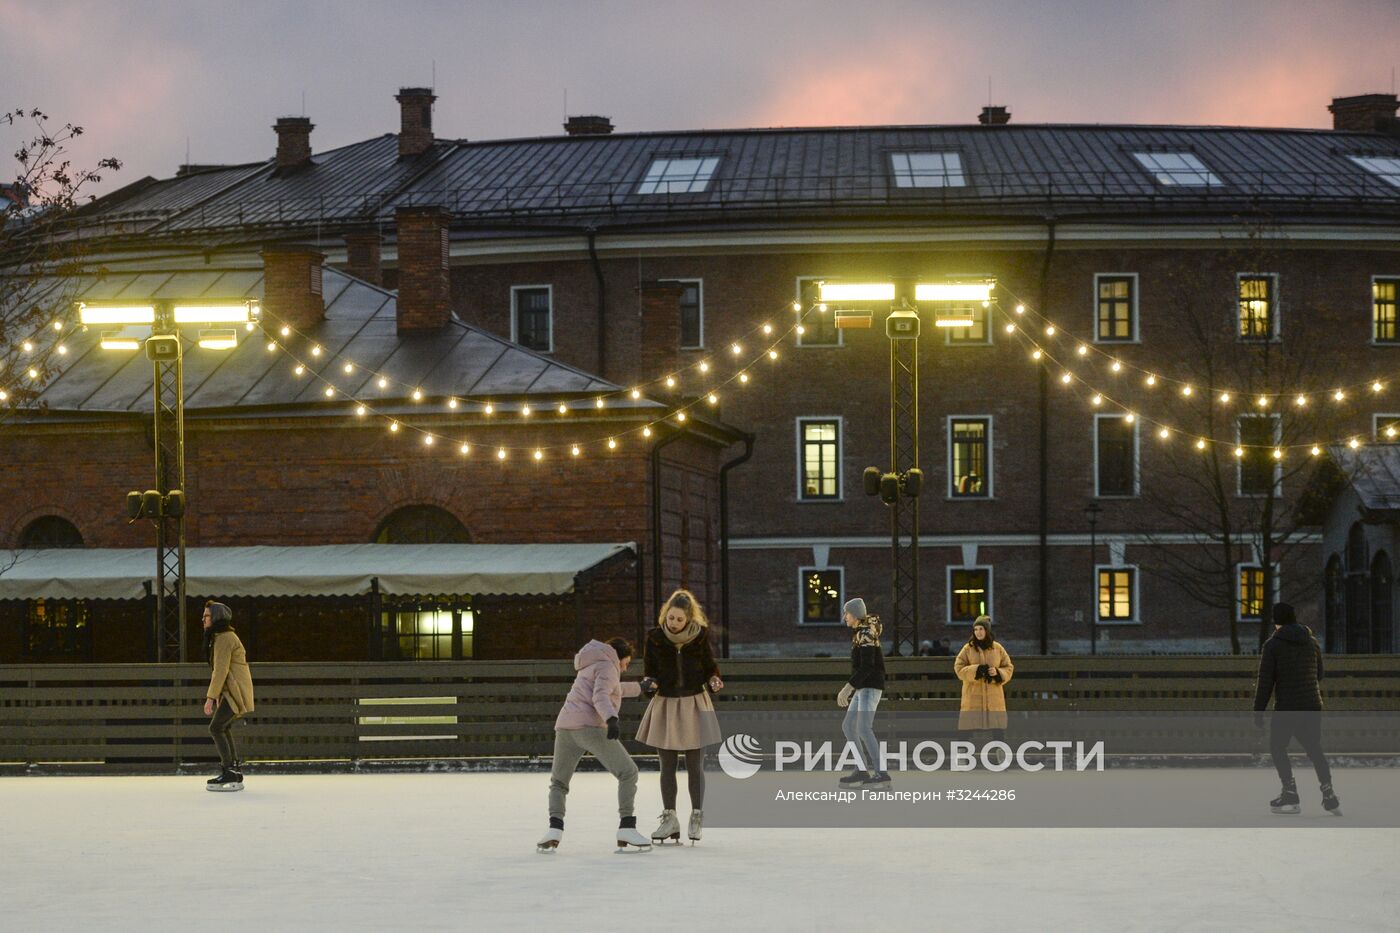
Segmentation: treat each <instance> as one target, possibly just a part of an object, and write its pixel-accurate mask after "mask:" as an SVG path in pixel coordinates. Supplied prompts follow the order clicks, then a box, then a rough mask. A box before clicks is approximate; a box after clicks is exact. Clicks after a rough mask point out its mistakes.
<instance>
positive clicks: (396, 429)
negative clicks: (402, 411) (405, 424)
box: [389, 421, 399, 434]
mask: <svg viewBox="0 0 1400 933" xmlns="http://www.w3.org/2000/svg"><path fill="white" fill-rule="evenodd" d="M389 430H390V431H391V432H392V433H394V434H397V433H399V423H398V422H397V421H390V422H389Z"/></svg>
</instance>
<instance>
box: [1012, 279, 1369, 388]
mask: <svg viewBox="0 0 1400 933" xmlns="http://www.w3.org/2000/svg"><path fill="white" fill-rule="evenodd" d="M997 289H998V290H999V291H1004V292H1006V293H1007V294H1008V295H1009V296H1010V297H1011V299H1012V301H1013V302H1014V303H1015V305H1016V306H1017V307H1019V308H1021V309H1023V314H1022V315H1018V317H1023V316H1031V317H1034V318H1036V319H1037V320H1038V321H1039V322H1040V324H1041V325H1042V326H1041V328H1040V329H1041V330H1042V332H1043V331H1044V330H1045V329H1048V328H1054V330H1053V332H1051V333H1050V334H1047V337H1049V338H1050V339H1055V338H1057V337H1061V336H1063V337H1064V338H1065V341H1066V342H1070V343H1073V344H1074V345H1075V346H1076V348H1077V347H1084V348H1085V352H1084V353H1083V354H1080V355H1082V356H1086V357H1087V356H1090V355H1093V356H1095V357H1101V358H1103V359H1104V360H1105V361H1107V362H1108V363H1109V364H1110V365H1111V364H1113V363H1117V364H1118V365H1119V366H1121V367H1123V368H1124V369H1128V370H1131V371H1132V372H1135V373H1138V374H1139V375H1142V376H1155V377H1156V378H1157V379H1158V380H1159V381H1161V382H1165V383H1168V384H1169V385H1173V386H1188V385H1194V383H1193V382H1192V381H1191V380H1189V379H1178V378H1175V377H1173V376H1169V375H1164V374H1163V373H1162V372H1159V371H1157V370H1152V369H1147V368H1144V367H1142V366H1139V365H1137V364H1135V363H1132V362H1130V361H1128V360H1126V359H1123V358H1122V357H1121V356H1117V355H1115V354H1114V353H1113V352H1111V351H1109V350H1107V349H1105V348H1104V345H1103V344H1100V343H1098V342H1097V341H1095V340H1084V339H1082V338H1080V337H1078V336H1076V335H1075V334H1074V333H1073V332H1072V331H1070V330H1067V329H1065V328H1063V327H1061V326H1060V325H1059V324H1058V323H1056V322H1055V321H1053V320H1051V319H1050V318H1048V317H1046V316H1045V315H1043V314H1041V313H1040V312H1039V311H1038V310H1036V309H1035V307H1034V306H1032V305H1030V304H1028V303H1027V302H1025V301H1024V300H1023V299H1022V298H1021V297H1020V296H1019V295H1017V294H1016V292H1014V291H1013V290H1012V289H1010V288H1007V287H1006V286H1005V285H1004V284H1002V283H1001V282H998V283H997ZM997 306H998V310H1000V311H1001V312H1002V313H1004V314H1005V313H1007V312H1006V311H1005V309H1004V308H1001V307H1000V303H999V302H998V303H997ZM1056 342H1057V343H1059V342H1060V341H1056ZM1258 342H1260V343H1262V342H1263V341H1258ZM1246 343H1248V341H1246ZM1076 352H1077V349H1076ZM1377 385H1380V386H1381V387H1382V389H1384V387H1385V385H1386V383H1385V380H1384V378H1383V377H1372V378H1368V379H1363V380H1361V381H1358V382H1354V383H1349V384H1345V385H1333V386H1331V387H1329V388H1326V389H1322V388H1316V389H1309V390H1302V391H1299V390H1293V391H1289V392H1258V391H1251V390H1248V389H1245V390H1236V389H1234V388H1232V387H1229V386H1216V387H1215V391H1216V392H1228V393H1229V394H1230V396H1231V397H1233V398H1267V399H1269V400H1271V401H1279V400H1284V399H1292V398H1294V397H1296V396H1298V395H1303V396H1305V397H1307V398H1308V399H1309V400H1311V399H1312V398H1313V397H1315V396H1316V397H1320V396H1332V395H1334V394H1335V393H1336V392H1338V391H1340V392H1342V393H1343V394H1344V395H1350V394H1351V393H1352V392H1365V391H1371V392H1373V393H1374V392H1376V391H1378V390H1376V389H1375V386H1377Z"/></svg>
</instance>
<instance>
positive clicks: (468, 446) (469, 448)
mask: <svg viewBox="0 0 1400 933" xmlns="http://www.w3.org/2000/svg"><path fill="white" fill-rule="evenodd" d="M457 449H458V450H460V451H461V452H462V455H463V456H466V455H467V454H469V453H471V452H472V445H471V444H468V443H467V442H466V441H463V442H462V446H461V447H459V448H457Z"/></svg>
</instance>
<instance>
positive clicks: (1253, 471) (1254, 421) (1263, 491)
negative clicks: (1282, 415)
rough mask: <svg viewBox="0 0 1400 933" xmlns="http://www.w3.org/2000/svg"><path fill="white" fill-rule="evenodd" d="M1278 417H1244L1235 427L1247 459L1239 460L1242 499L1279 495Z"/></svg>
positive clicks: (1242, 457)
mask: <svg viewBox="0 0 1400 933" xmlns="http://www.w3.org/2000/svg"><path fill="white" fill-rule="evenodd" d="M1279 429H1280V424H1279V418H1278V416H1277V415H1241V416H1240V419H1239V421H1238V423H1237V425H1236V431H1237V435H1236V436H1237V437H1238V438H1239V445H1240V447H1241V448H1243V450H1244V455H1243V456H1241V457H1238V458H1236V462H1237V464H1238V469H1239V489H1240V495H1242V496H1266V495H1268V494H1269V491H1270V490H1271V489H1273V490H1275V492H1277V488H1276V487H1277V484H1278V481H1279V478H1280V476H1281V471H1280V468H1279V462H1278V461H1277V460H1275V459H1274V453H1273V452H1274V448H1275V447H1276V446H1277V445H1278V442H1279Z"/></svg>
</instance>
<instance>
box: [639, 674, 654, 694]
mask: <svg viewBox="0 0 1400 933" xmlns="http://www.w3.org/2000/svg"><path fill="white" fill-rule="evenodd" d="M641 686H642V693H644V694H646V695H647V696H651V695H652V694H654V693H656V690H657V683H656V680H655V678H652V677H643V678H642V681H641Z"/></svg>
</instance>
